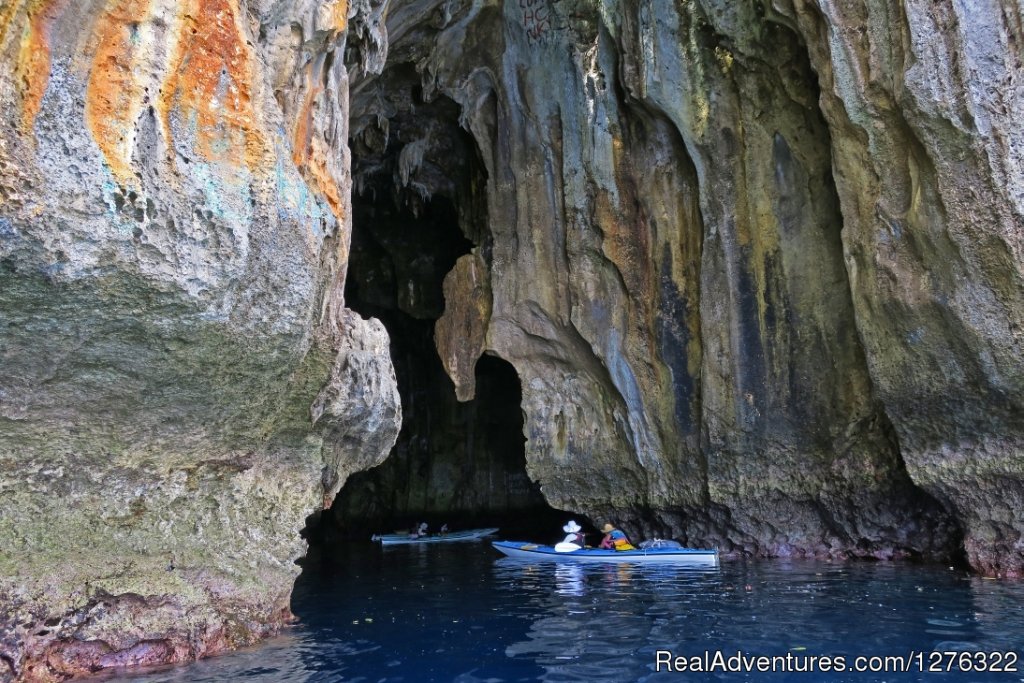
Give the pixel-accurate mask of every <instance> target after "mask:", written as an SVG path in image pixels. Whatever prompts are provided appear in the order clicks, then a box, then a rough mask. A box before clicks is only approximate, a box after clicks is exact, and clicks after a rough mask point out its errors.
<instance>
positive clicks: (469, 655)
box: [117, 543, 1024, 683]
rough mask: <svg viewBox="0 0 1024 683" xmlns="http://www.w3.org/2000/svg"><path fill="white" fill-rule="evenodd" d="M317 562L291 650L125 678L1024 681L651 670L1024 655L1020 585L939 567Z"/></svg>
mask: <svg viewBox="0 0 1024 683" xmlns="http://www.w3.org/2000/svg"><path fill="white" fill-rule="evenodd" d="M316 564H317V566H316V567H313V568H308V569H307V570H306V571H305V572H304V573H303V575H302V577H301V578H300V579H299V581H298V583H297V585H296V588H295V595H294V602H293V610H294V612H295V613H296V614H297V615H299V616H300V618H301V623H300V624H299V625H298V626H295V627H293V628H290V629H289V630H288V631H287V632H286V633H285V634H284V635H282V636H281V637H279V638H276V639H273V640H271V641H269V642H267V643H266V644H264V645H262V646H260V647H257V648H253V649H251V650H247V651H243V652H238V653H234V654H230V655H226V656H223V657H217V658H213V659H209V660H205V661H202V662H199V663H196V664H193V665H190V666H186V667H179V668H176V669H171V670H167V671H160V672H155V673H151V674H148V675H145V676H131V677H122V678H119V679H117V680H134V681H138V682H139V683H159V682H161V681H168V682H170V681H175V682H179V681H211V682H212V681H232V680H242V679H245V680H247V681H259V682H264V681H266V682H269V681H288V682H291V681H325V682H327V681H365V682H367V683H378V682H381V681H387V682H397V681H408V682H418V681H457V682H459V683H471V682H483V681H486V682H494V683H497V682H498V681H537V680H541V681H588V682H590V683H597V682H599V681H647V680H653V681H662V680H664V681H719V680H722V681H744V680H772V681H806V682H808V683H809V682H811V681H847V680H849V681H936V682H943V683H944V682H948V681H958V682H959V681H1007V682H1010V681H1012V682H1014V683H1019V682H1020V681H1024V662H1022V661H1020V660H1018V661H1017V664H1016V668H1017V670H1018V671H1019V672H1021V673H998V674H994V673H984V674H981V673H963V672H958V671H954V672H950V673H934V672H925V673H904V674H884V673H874V674H871V673H868V674H850V673H845V674H837V673H834V672H831V673H822V672H816V673H806V672H805V673H789V674H784V673H775V674H771V673H769V674H765V673H756V672H755V673H690V672H685V673H683V672H667V671H665V670H664V668H663V670H662V671H661V672H660V673H658V672H656V671H655V663H656V651H658V650H666V651H671V652H672V653H673V655H676V656H678V655H686V656H692V655H702V654H703V653H704V651H705V650H710V651H714V650H722V651H723V654H724V656H725V657H729V656H733V655H735V654H736V653H737V651H742V652H743V653H744V654H745V655H764V656H780V657H784V656H785V655H786V654H787V653H789V654H791V655H792V656H793V657H809V656H812V655H814V656H822V655H828V656H845V657H847V659H848V662H849V663H852V661H853V658H854V657H856V656H858V655H864V656H870V655H879V656H884V655H892V654H910V653H911V652H912V651H924V652H930V651H931V650H955V651H974V650H981V651H986V652H989V651H1013V652H1014V653H1015V654H1016V656H1017V657H1020V656H1021V655H1022V652H1021V650H1022V649H1024V648H1022V640H1024V583H1022V582H1010V581H993V580H986V579H981V578H977V577H970V576H967V575H965V574H964V573H963V572H960V571H952V570H949V569H946V568H942V567H921V566H913V565H894V564H888V563H843V564H839V563H833V564H826V563H803V562H801V563H797V562H750V563H743V562H735V563H730V562H727V563H724V564H723V566H722V568H721V569H717V570H693V569H682V568H672V567H658V568H647V567H636V566H629V565H619V566H577V565H569V564H566V565H554V564H544V563H538V564H523V563H520V562H517V561H513V560H508V559H501V558H500V557H499V555H498V554H497V553H496V552H495V551H494V550H493V549H491V548H490V546H489V545H488V544H486V543H468V544H451V545H447V546H443V545H436V546H420V547H408V546H405V547H396V548H387V549H383V548H380V547H376V546H370V545H357V546H352V548H351V549H350V550H349V552H348V553H347V554H341V555H339V556H337V557H335V558H333V560H331V561H330V562H323V563H319V562H318V563H316ZM663 657H664V655H663ZM926 657H927V656H926ZM986 661H987V662H988V663H989V664H991V663H992V662H993V660H992V659H986ZM924 663H925V664H926V665H927V664H929V663H930V662H929V660H928V659H927V658H925V659H924ZM931 663H934V662H931ZM940 666H941V667H945V662H942V663H940ZM1002 666H1004V667H1005V666H1006V660H1003V662H1002Z"/></svg>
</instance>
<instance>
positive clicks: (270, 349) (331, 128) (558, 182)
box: [0, 0, 1024, 680]
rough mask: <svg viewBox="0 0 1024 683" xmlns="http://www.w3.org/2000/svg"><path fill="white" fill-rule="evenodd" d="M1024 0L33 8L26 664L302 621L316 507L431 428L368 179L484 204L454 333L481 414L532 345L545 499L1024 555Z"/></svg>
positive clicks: (16, 425) (15, 521)
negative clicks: (365, 216)
mask: <svg viewBox="0 0 1024 683" xmlns="http://www.w3.org/2000/svg"><path fill="white" fill-rule="evenodd" d="M1022 14H1024V12H1022V7H1021V5H1020V3H1019V2H1018V1H1017V0H989V1H986V2H982V3H980V4H978V3H975V5H974V6H972V7H971V8H967V7H965V6H964V5H963V4H962V3H956V2H952V0H939V1H938V2H922V1H919V0H900V1H898V2H889V3H877V2H873V3H863V2H852V1H848V0H772V1H771V2H760V1H758V2H754V1H749V2H748V1H743V2H727V1H726V0H671V1H670V0H618V1H616V2H612V1H611V0H483V1H478V0H474V1H472V2H471V1H470V0H412V1H410V2H403V3H388V2H387V0H358V1H353V2H351V3H349V2H346V0H319V1H317V0H289V1H288V2H285V1H284V0H249V1H248V2H242V0H185V1H181V2H177V1H172V0H87V1H85V2H78V3H73V2H69V1H68V0H9V1H8V2H5V3H4V4H3V6H2V7H0V61H2V63H3V65H4V67H5V68H4V70H3V75H2V76H0V118H2V121H0V354H2V356H0V357H2V363H0V501H2V505H0V548H3V550H2V551H0V577H2V578H0V604H2V605H3V611H2V612H0V679H3V678H15V677H21V678H27V679H33V680H53V679H59V678H62V677H65V676H67V675H72V674H77V673H82V672H85V671H88V670H93V669H95V668H99V667H103V666H111V665H120V664H133V663H151V662H158V661H181V660H184V659H188V658H192V657H198V656H202V655H204V654H208V653H211V652H214V651H217V650H219V649H223V648H226V647H232V646H237V645H240V644H243V643H247V642H251V641H252V640H254V639H256V638H258V637H260V636H262V635H263V634H265V633H268V632H271V631H273V630H274V629H275V628H276V626H277V625H278V624H280V623H281V621H283V620H284V619H285V618H286V617H287V597H288V593H289V588H290V583H291V581H292V580H293V578H294V576H295V567H294V565H293V560H294V559H295V558H296V557H297V556H299V555H300V554H301V553H302V551H303V546H302V543H301V540H300V539H299V536H298V529H299V528H300V527H301V526H302V525H303V520H304V519H305V517H306V515H308V514H310V513H312V512H314V511H316V510H317V509H319V508H320V507H321V506H324V505H330V503H331V502H332V500H333V498H334V495H335V494H336V492H337V491H338V489H339V487H340V486H341V485H342V484H343V483H344V481H345V480H346V478H347V477H348V475H350V474H351V473H353V472H355V471H357V470H360V469H365V468H367V467H370V466H371V465H373V464H376V463H377V462H379V461H380V460H381V459H382V458H383V457H384V456H385V455H386V453H387V452H388V450H389V449H390V447H391V445H392V444H393V443H394V441H395V438H396V435H397V432H398V426H399V422H400V407H399V399H398V394H397V390H396V381H395V377H394V373H393V369H392V365H391V362H390V359H389V357H388V338H387V334H386V332H385V331H384V329H383V327H382V326H381V324H380V323H379V322H376V321H365V320H363V319H362V318H361V317H360V316H358V315H356V314H354V313H352V312H351V311H349V310H347V309H346V308H345V302H344V286H345V279H346V272H347V268H348V258H349V241H350V231H351V229H352V227H353V226H352V221H351V213H352V211H351V194H352V186H353V183H355V185H356V186H357V188H359V189H361V190H363V193H364V195H365V196H368V197H371V198H373V200H374V201H376V198H378V197H379V200H380V201H381V202H385V201H386V202H391V203H393V204H394V205H395V206H400V207H404V209H408V210H411V211H414V212H416V211H419V210H421V209H423V207H424V206H425V205H426V204H427V203H429V202H431V201H433V200H434V199H436V198H443V199H444V200H445V201H448V202H451V204H452V206H453V207H454V213H455V215H456V220H457V223H458V225H459V226H460V227H461V230H462V232H463V235H464V237H465V238H466V239H467V240H468V241H469V242H470V243H471V245H470V248H471V253H469V254H465V255H463V256H462V257H461V258H459V259H458V260H457V261H455V262H454V265H453V266H452V267H451V270H450V272H449V273H448V275H447V276H446V277H445V279H444V282H443V289H442V291H443V297H444V302H443V303H444V313H443V315H440V317H439V318H437V322H436V327H435V330H434V338H435V343H436V345H437V349H438V354H439V356H440V359H441V361H442V362H443V364H444V367H445V368H446V369H447V371H448V373H449V374H450V376H451V380H452V382H453V384H454V387H455V390H456V391H457V393H458V397H459V398H460V399H462V400H468V399H471V398H473V397H474V396H475V394H476V390H477V387H476V386H475V379H476V374H475V366H476V361H477V358H478V357H479V356H480V355H481V354H482V353H488V354H491V355H495V356H498V357H500V358H501V359H504V360H505V361H507V362H509V363H511V364H512V366H513V367H514V368H515V370H516V372H517V373H518V376H519V380H520V384H521V387H522V410H523V414H524V417H525V427H524V431H525V436H526V438H527V443H526V463H527V470H528V472H529V474H530V476H531V477H532V478H534V479H535V480H536V481H538V482H540V484H541V486H542V490H543V492H544V495H545V497H546V498H547V500H548V501H549V502H550V503H551V504H552V505H554V506H556V507H558V508H562V509H569V510H577V511H581V512H584V513H586V514H588V515H589V516H591V517H592V518H593V519H594V520H596V521H600V520H603V519H604V518H606V517H611V518H613V519H616V520H618V521H621V522H623V523H625V524H626V526H627V528H629V529H630V530H632V531H634V532H646V533H651V532H657V533H659V534H672V535H674V536H677V537H680V538H682V539H684V540H686V541H688V542H690V543H693V544H715V545H718V546H719V547H721V548H722V549H724V550H726V551H735V552H745V553H753V554H761V555H816V556H825V555H833V556H873V557H894V556H907V555H911V556H922V557H931V558H938V557H943V558H944V557H948V556H950V555H951V554H954V553H956V552H957V549H958V548H959V547H961V545H962V546H963V548H964V549H965V550H966V553H967V557H968V559H969V561H970V562H971V564H972V565H973V566H974V567H975V568H976V569H978V570H980V571H983V572H986V573H991V574H1006V575H1013V574H1017V575H1019V574H1021V573H1022V572H1024V535H1022V534H1024V513H1022V512H1021V511H1022V510H1024V453H1022V451H1024V405H1022V404H1024V398H1022V397H1024V348H1022V347H1024V331H1022V330H1024V328H1022V325H1024V265H1022V264H1024V217H1022V215H1024V177H1022V176H1024V170H1022V169H1024V163H1022V158H1021V156H1022V154H1024V152H1022V150H1024V139H1022V136H1024V132H1022V129H1021V127H1020V126H1019V125H1018V124H1017V123H1016V122H1017V121H1019V120H1020V119H1021V117H1022V116H1024V111H1022V109H1024V81H1022V79H1021V73H1022V71H1021V66H1020V59H1021V47H1020V45H1021V43H1022V41H1024V28H1022ZM350 81H351V93H350ZM347 143H348V144H347ZM350 148H351V149H352V150H353V153H354V154H355V160H354V163H353V162H351V161H350V152H349V149H350ZM350 167H351V169H352V170H351V171H350ZM366 193H368V194H366ZM355 229H356V230H358V229H359V225H356V226H355ZM406 265H411V266H415V265H416V264H415V263H412V264H406ZM410 281H411V279H410ZM403 292H404V293H402V294H401V297H404V298H401V297H400V300H399V301H398V302H397V304H396V305H398V307H399V308H401V307H402V305H405V304H410V305H411V306H412V308H413V309H414V308H415V304H416V302H417V301H419V302H420V303H422V299H417V293H416V291H415V290H414V289H408V288H407V289H405V290H403ZM414 317H415V316H414ZM435 317H436V316H434V317H431V319H432V320H433V319H434V318H435ZM420 319H421V320H422V319H423V318H422V317H421V318H420Z"/></svg>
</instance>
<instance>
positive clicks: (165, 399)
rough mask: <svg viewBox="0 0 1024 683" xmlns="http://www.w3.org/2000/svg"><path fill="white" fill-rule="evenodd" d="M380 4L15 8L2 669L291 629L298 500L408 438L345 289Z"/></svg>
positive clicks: (3, 428) (57, 666) (50, 668)
mask: <svg viewBox="0 0 1024 683" xmlns="http://www.w3.org/2000/svg"><path fill="white" fill-rule="evenodd" d="M377 10H379V7H377V6H376V5H375V4H374V5H372V6H371V4H370V3H361V4H360V5H359V6H354V7H351V8H350V7H349V5H348V3H347V2H345V0H332V1H324V2H314V1H312V0H310V1H308V2H301V1H300V2H292V1H289V2H283V1H278V0H273V1H271V0H267V1H265V2H262V1H259V2H248V3H242V2H239V1H238V0H187V1H184V2H176V1H171V0H89V1H87V2H78V3H73V2H67V1H65V0H14V1H13V2H5V3H3V5H2V7H0V62H2V64H3V67H4V68H3V72H2V73H3V75H2V76H0V119H2V120H0V680H7V679H11V678H25V679H28V680H60V679H62V678H64V677H66V676H69V675H76V674H82V673H87V672H89V671H93V670H97V669H99V668H103V667H108V666H120V665H131V664H145V663H162V662H168V661H183V660H187V659H191V658H196V657H200V656H204V655H207V654H210V653H213V652H216V651H218V650H222V649H225V648H229V647H237V646H239V645H244V644H248V643H251V642H253V641H255V640H256V639H258V638H260V637H262V636H264V635H266V634H268V633H272V632H274V631H275V630H276V629H277V628H278V627H279V626H280V624H281V623H282V622H284V621H285V620H286V619H287V618H288V617H289V614H290V613H289V610H288V599H289V595H290V590H291V585H292V583H293V581H294V578H295V576H296V575H297V573H298V567H297V566H296V565H295V564H294V561H295V560H296V559H297V558H298V557H299V556H301V555H302V553H303V552H304V547H305V546H304V543H303V542H302V540H301V538H300V536H299V531H300V530H301V528H302V527H303V525H304V523H305V518H306V516H307V515H309V514H310V513H312V512H314V511H315V510H317V509H319V507H320V506H321V505H323V504H324V503H325V502H328V503H329V501H330V500H331V498H332V497H333V495H334V493H335V492H336V491H337V489H338V488H339V487H340V485H341V484H342V483H343V481H344V478H345V477H346V476H347V474H348V473H350V472H351V471H354V470H356V469H363V468H365V467H368V466H370V465H372V464H375V463H377V462H379V461H380V460H381V459H382V458H383V457H385V456H386V454H387V452H388V450H389V449H390V447H391V444H392V443H393V442H394V439H395V437H396V435H397V432H398V426H399V422H400V415H399V413H400V407H399V404H398V396H397V390H396V386H395V377H394V372H393V370H392V367H391V363H390V359H389V357H388V354H387V336H386V334H385V333H384V332H383V330H382V329H381V328H380V327H379V324H376V325H375V324H373V323H371V322H367V321H364V320H362V319H361V318H359V317H358V316H354V315H352V314H351V313H350V312H348V311H346V309H344V302H343V297H342V292H343V289H342V287H343V283H344V275H345V269H346V262H347V256H348V244H349V233H350V220H349V206H350V199H349V196H350V184H351V182H350V174H349V159H348V156H347V146H346V139H347V127H348V117H347V102H348V90H347V89H348V76H347V70H346V68H345V67H344V63H343V62H344V60H343V58H342V55H343V51H344V49H345V47H346V39H347V33H346V29H347V26H348V23H349V21H350V20H351V21H352V22H353V23H354V24H358V26H359V29H358V31H355V32H354V33H355V34H356V35H354V36H353V38H352V41H350V47H351V48H352V49H354V50H359V49H363V46H364V44H365V45H366V46H367V47H366V48H365V51H366V52H367V54H375V52H374V49H373V41H374V39H375V38H376V39H379V38H380V35H381V34H380V27H379V26H378V25H377V23H376V22H375V19H374V14H373V13H374V12H375V11H377ZM314 422H315V424H314Z"/></svg>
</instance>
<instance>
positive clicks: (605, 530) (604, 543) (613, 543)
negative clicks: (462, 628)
mask: <svg viewBox="0 0 1024 683" xmlns="http://www.w3.org/2000/svg"><path fill="white" fill-rule="evenodd" d="M601 533H602V534H604V538H602V539H601V545H600V546H598V547H600V548H604V549H606V550H636V548H635V547H634V546H633V544H632V543H630V542H629V538H628V537H627V536H626V534H625V533H624V532H622V531H619V530H618V529H616V528H615V527H613V526H612V525H611V524H605V525H604V526H603V527H601Z"/></svg>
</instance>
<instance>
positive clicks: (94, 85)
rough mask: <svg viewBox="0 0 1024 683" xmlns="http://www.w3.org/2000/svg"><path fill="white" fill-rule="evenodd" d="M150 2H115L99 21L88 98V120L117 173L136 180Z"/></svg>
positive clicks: (86, 114) (86, 101)
mask: <svg viewBox="0 0 1024 683" xmlns="http://www.w3.org/2000/svg"><path fill="white" fill-rule="evenodd" d="M151 6H152V2H151V0H116V1H115V2H114V3H112V6H111V7H110V8H109V9H108V10H107V11H106V12H105V13H104V14H103V16H102V17H101V18H100V20H99V22H98V24H97V26H96V32H95V40H96V54H95V57H94V59H93V66H92V70H91V71H90V73H89V84H88V86H87V87H86V94H85V122H86V125H87V126H88V128H89V132H90V133H91V134H92V137H93V140H95V141H96V144H97V145H98V146H99V148H100V150H101V151H102V152H103V156H104V158H105V159H106V161H107V164H108V165H109V166H110V168H111V170H112V171H113V172H114V175H115V176H117V177H118V179H119V180H121V181H122V182H127V181H129V180H130V179H131V177H132V172H131V162H132V158H131V157H132V151H133V148H134V139H135V122H136V121H137V120H138V118H139V114H140V113H141V111H142V107H143V105H144V102H145V94H144V88H143V85H142V82H141V81H140V78H139V75H138V74H137V73H136V69H137V66H138V54H137V53H138V51H139V50H141V49H144V48H143V47H141V46H140V45H139V42H138V37H139V26H140V24H142V23H143V22H144V21H145V20H146V19H147V18H148V16H149V13H150V10H151Z"/></svg>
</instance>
